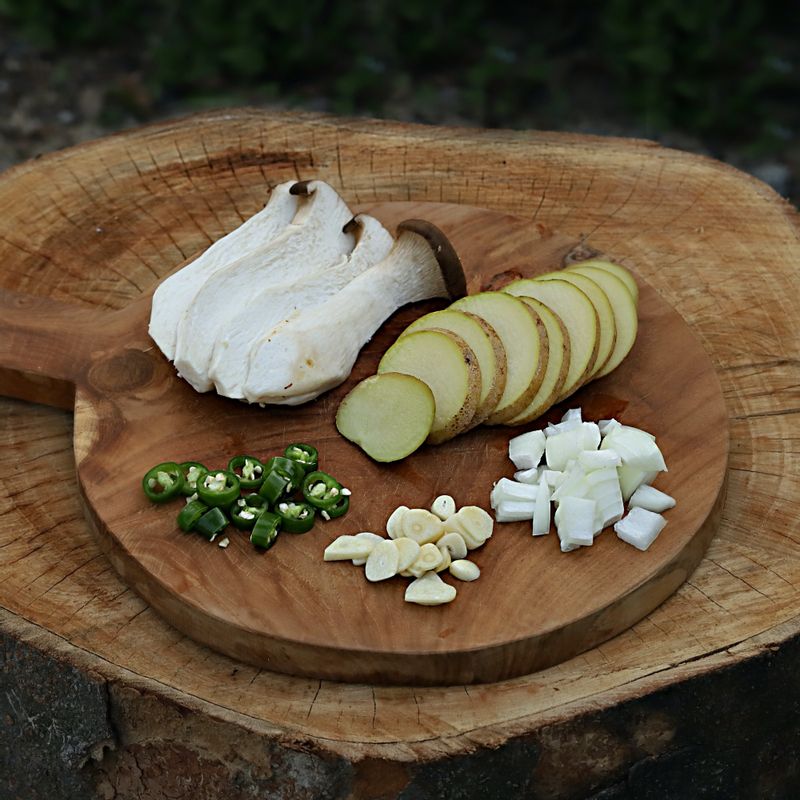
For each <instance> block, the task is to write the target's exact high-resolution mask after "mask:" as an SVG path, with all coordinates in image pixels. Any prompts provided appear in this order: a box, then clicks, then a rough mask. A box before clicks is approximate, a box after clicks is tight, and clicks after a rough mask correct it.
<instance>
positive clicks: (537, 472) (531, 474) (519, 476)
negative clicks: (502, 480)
mask: <svg viewBox="0 0 800 800" xmlns="http://www.w3.org/2000/svg"><path fill="white" fill-rule="evenodd" d="M542 472H543V470H542V469H541V467H531V468H530V469H521V470H520V471H519V472H515V473H514V480H515V481H519V482H520V483H528V484H531V485H533V484H537V483H539V478H540V476H541V473H542Z"/></svg>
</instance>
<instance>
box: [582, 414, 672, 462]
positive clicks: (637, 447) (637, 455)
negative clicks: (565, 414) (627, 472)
mask: <svg viewBox="0 0 800 800" xmlns="http://www.w3.org/2000/svg"><path fill="white" fill-rule="evenodd" d="M586 449H587V450H588V449H590V448H586ZM600 449H601V450H615V451H616V452H617V453H619V457H620V458H621V459H622V463H623V465H624V466H626V467H636V469H641V470H645V471H646V472H652V471H653V470H657V471H659V472H665V471H666V469H667V465H666V464H665V463H664V456H663V455H662V454H661V451H660V450H659V449H658V445H657V444H656V443H655V440H654V439H653V438H651V436H650V435H649V434H648V433H645V431H641V430H639V429H638V428H629V427H627V426H624V425H623V426H622V427H621V428H619V429H618V430H615V431H614V432H613V433H610V434H609V435H608V436H606V437H605V438H604V439H603V442H602V444H601V445H600Z"/></svg>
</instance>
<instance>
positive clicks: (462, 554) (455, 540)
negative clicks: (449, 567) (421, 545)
mask: <svg viewBox="0 0 800 800" xmlns="http://www.w3.org/2000/svg"><path fill="white" fill-rule="evenodd" d="M436 544H437V546H438V547H439V548H440V549H441V548H442V547H446V548H447V550H448V552H449V553H450V557H451V558H466V557H467V543H466V542H465V541H464V537H463V536H462V535H461V534H460V533H456V532H455V531H450V533H446V534H445V535H444V536H442V538H441V539H439V541H438V542H437V543H436Z"/></svg>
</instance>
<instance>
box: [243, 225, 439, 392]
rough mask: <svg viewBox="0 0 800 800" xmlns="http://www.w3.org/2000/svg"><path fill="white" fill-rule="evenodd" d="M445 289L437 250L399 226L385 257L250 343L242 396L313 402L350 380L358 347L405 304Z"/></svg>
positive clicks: (433, 295)
mask: <svg viewBox="0 0 800 800" xmlns="http://www.w3.org/2000/svg"><path fill="white" fill-rule="evenodd" d="M437 252H438V253H439V256H440V257H442V258H444V255H443V253H444V251H442V250H440V249H437ZM448 294H449V293H448V289H447V285H446V283H445V279H444V277H443V274H442V270H441V269H440V267H439V261H438V260H437V254H436V253H434V250H433V248H432V247H431V246H430V245H429V244H428V242H427V241H426V240H425V238H424V237H423V236H421V235H419V234H417V233H414V232H413V231H409V230H405V231H402V232H401V233H400V234H399V236H398V238H397V239H396V240H395V243H394V247H393V248H392V251H391V252H390V253H389V255H388V256H387V257H386V258H385V259H384V260H383V261H381V262H380V263H379V264H376V265H375V266H374V267H371V268H370V269H368V270H365V271H364V272H362V273H361V274H360V275H359V276H358V277H357V278H355V279H353V280H352V281H350V283H348V284H347V285H346V286H345V287H344V288H343V289H341V290H340V291H338V292H337V293H336V294H335V295H333V296H332V297H331V298H329V299H328V300H326V301H325V302H324V303H322V304H321V305H318V306H315V307H314V308H313V309H308V310H306V311H301V312H300V313H299V314H297V315H296V316H295V317H293V318H292V319H291V320H289V321H288V322H285V323H283V324H281V325H280V326H278V327H277V328H275V329H273V330H272V331H270V333H269V334H268V335H266V336H265V337H263V338H262V339H261V340H260V341H259V342H256V343H255V344H254V345H253V348H252V349H251V351H250V366H249V372H248V376H247V380H246V381H245V384H244V395H245V397H246V398H247V399H248V400H249V401H250V402H253V403H257V402H261V403H282V404H290V405H296V404H298V403H304V402H306V401H308V400H312V399H313V398H315V397H317V396H318V395H320V394H322V392H324V391H327V390H328V389H330V388H332V387H334V386H338V384H340V383H341V382H342V381H343V380H345V378H347V376H348V375H349V374H350V372H351V371H352V369H353V364H354V363H355V360H356V357H357V356H358V354H359V352H360V351H361V348H362V347H363V346H364V344H365V343H366V342H368V341H369V340H370V339H371V338H372V336H373V334H374V333H375V331H376V330H377V329H378V328H379V327H380V325H381V324H382V323H383V321H384V320H385V319H387V317H389V316H390V315H391V314H392V313H393V312H394V311H396V310H397V309H398V308H399V307H400V306H403V305H406V304H407V303H411V302H415V301H417V300H424V299H427V298H431V297H448ZM332 331H335V335H332V334H331V332H332Z"/></svg>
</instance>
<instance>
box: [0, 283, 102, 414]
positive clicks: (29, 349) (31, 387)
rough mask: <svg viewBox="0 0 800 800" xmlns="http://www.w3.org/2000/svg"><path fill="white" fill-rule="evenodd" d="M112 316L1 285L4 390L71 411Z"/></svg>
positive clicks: (0, 389) (0, 377) (0, 390)
mask: <svg viewBox="0 0 800 800" xmlns="http://www.w3.org/2000/svg"><path fill="white" fill-rule="evenodd" d="M108 316H109V312H102V311H98V310H94V309H89V308H83V307H81V306H74V305H70V304H67V303H61V302H59V301H57V300H51V299H50V298H48V297H37V296H34V295H28V294H21V293H18V292H12V291H10V290H7V289H0V395H3V396H5V397H15V398H18V399H20V400H30V401H33V402H35V403H44V404H45V405H51V406H56V407H58V408H65V409H68V410H72V408H73V407H74V401H75V384H76V382H77V381H78V379H79V378H80V376H81V375H82V374H84V373H85V371H86V370H87V369H88V367H89V365H90V362H91V353H92V348H93V346H94V347H96V346H97V342H98V337H99V336H102V331H103V327H104V324H103V321H104V318H107V317H108Z"/></svg>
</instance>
